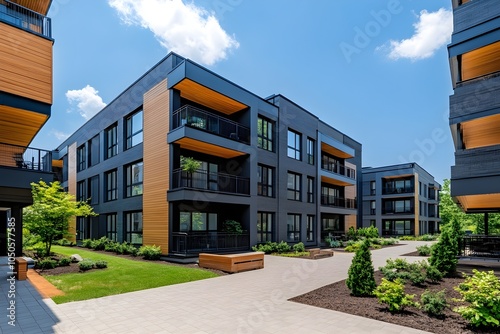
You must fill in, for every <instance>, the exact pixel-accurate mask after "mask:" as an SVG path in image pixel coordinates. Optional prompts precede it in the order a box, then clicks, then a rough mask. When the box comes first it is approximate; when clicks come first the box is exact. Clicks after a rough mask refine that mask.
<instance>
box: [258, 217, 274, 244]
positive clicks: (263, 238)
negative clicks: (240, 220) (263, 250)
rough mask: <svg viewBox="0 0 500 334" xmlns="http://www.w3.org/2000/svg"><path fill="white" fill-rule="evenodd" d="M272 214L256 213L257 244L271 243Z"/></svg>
mask: <svg viewBox="0 0 500 334" xmlns="http://www.w3.org/2000/svg"><path fill="white" fill-rule="evenodd" d="M273 225H274V214H273V213H270V212H257V242H258V243H265V242H268V241H273Z"/></svg>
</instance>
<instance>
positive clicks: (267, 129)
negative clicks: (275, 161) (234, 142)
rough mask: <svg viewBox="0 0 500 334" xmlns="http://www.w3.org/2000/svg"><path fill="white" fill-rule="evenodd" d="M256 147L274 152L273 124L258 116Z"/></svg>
mask: <svg viewBox="0 0 500 334" xmlns="http://www.w3.org/2000/svg"><path fill="white" fill-rule="evenodd" d="M257 147H258V148H261V149H263V150H266V151H269V152H274V122H273V121H271V120H270V119H267V118H265V117H262V116H260V115H259V116H258V118H257Z"/></svg>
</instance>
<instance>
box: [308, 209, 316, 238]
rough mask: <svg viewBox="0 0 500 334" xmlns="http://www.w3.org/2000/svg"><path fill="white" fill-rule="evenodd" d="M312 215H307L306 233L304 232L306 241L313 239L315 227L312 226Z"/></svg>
mask: <svg viewBox="0 0 500 334" xmlns="http://www.w3.org/2000/svg"><path fill="white" fill-rule="evenodd" d="M314 226H315V224H314V216H310V215H308V216H307V234H306V240H307V241H314V233H315V228H314Z"/></svg>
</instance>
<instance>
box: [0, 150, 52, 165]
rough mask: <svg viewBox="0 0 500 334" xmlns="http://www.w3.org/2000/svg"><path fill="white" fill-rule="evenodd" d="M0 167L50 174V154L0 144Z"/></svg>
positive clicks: (48, 152)
mask: <svg viewBox="0 0 500 334" xmlns="http://www.w3.org/2000/svg"><path fill="white" fill-rule="evenodd" d="M0 166H4V167H15V168H20V169H24V170H34V171H39V172H52V152H51V151H46V150H40V149H37V148H32V147H23V146H17V145H11V144H4V143H0Z"/></svg>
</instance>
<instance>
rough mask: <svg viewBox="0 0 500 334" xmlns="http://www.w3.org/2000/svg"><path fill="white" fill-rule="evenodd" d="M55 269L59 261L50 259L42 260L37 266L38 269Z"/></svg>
mask: <svg viewBox="0 0 500 334" xmlns="http://www.w3.org/2000/svg"><path fill="white" fill-rule="evenodd" d="M55 267H57V261H55V260H52V259H49V258H46V259H41V260H39V261H37V262H36V264H35V268H37V269H54V268H55Z"/></svg>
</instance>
